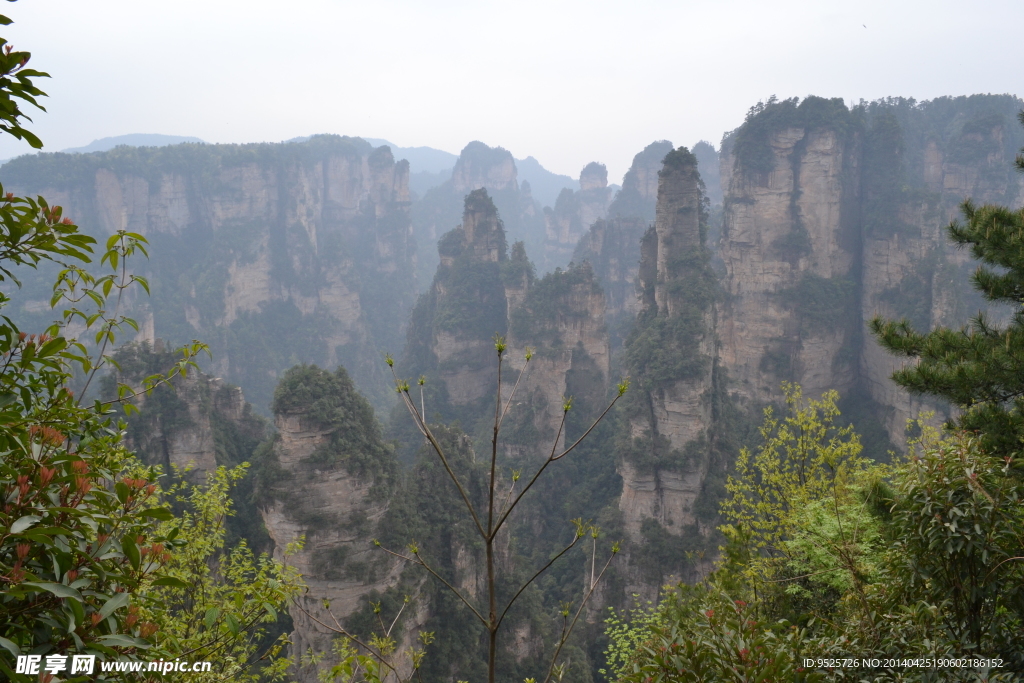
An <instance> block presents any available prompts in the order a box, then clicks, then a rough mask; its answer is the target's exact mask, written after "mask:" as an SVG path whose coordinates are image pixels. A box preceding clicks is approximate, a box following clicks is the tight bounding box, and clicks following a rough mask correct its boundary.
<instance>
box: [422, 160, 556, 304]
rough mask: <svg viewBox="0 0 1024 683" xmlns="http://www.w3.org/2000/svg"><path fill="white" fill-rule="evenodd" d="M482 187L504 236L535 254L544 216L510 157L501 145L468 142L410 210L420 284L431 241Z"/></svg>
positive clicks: (428, 267)
mask: <svg viewBox="0 0 1024 683" xmlns="http://www.w3.org/2000/svg"><path fill="white" fill-rule="evenodd" d="M475 190H486V191H487V194H488V196H489V197H490V198H491V200H492V201H493V202H494V204H495V206H496V207H497V210H498V211H499V212H500V214H501V217H502V219H503V225H504V227H505V230H506V232H507V233H508V236H509V237H510V238H511V239H512V240H514V241H515V240H522V241H524V242H525V243H526V244H527V245H528V246H530V247H531V251H534V253H539V248H540V246H541V245H543V242H544V218H543V213H542V211H541V208H540V206H539V205H538V204H537V203H536V202H535V201H534V199H533V197H532V194H531V193H530V189H529V186H528V185H527V184H526V183H524V184H523V186H520V184H519V180H518V172H517V169H516V164H515V160H514V159H513V158H512V154H511V153H510V152H509V151H508V150H506V149H503V148H501V147H488V146H487V145H485V144H484V143H482V142H476V141H474V142H471V143H469V144H468V145H466V147H465V148H464V149H463V150H462V152H461V153H460V154H459V160H458V161H457V162H456V164H455V168H454V169H453V170H452V177H451V179H450V180H448V181H446V182H444V183H443V184H442V185H440V186H438V187H435V188H432V189H431V190H428V191H427V193H426V194H425V195H424V196H423V199H422V200H420V201H419V202H417V203H416V205H415V207H414V209H413V225H414V231H415V236H416V242H417V244H418V245H419V246H420V253H421V254H422V257H421V259H420V260H421V263H420V267H421V270H420V283H421V286H422V288H423V289H425V288H426V287H427V286H428V285H429V282H430V280H429V278H430V274H431V273H433V272H434V269H435V268H436V266H437V261H436V260H435V258H434V256H433V249H432V246H433V245H434V244H437V241H438V240H439V239H440V238H441V236H442V235H443V234H444V233H446V232H447V231H448V230H450V229H451V226H453V225H456V224H457V223H458V222H459V219H460V217H461V216H462V212H463V202H464V200H465V198H466V196H467V195H468V194H469V193H471V192H473V191H475Z"/></svg>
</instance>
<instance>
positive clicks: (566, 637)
mask: <svg viewBox="0 0 1024 683" xmlns="http://www.w3.org/2000/svg"><path fill="white" fill-rule="evenodd" d="M614 558H615V553H614V552H613V553H612V554H611V556H609V557H608V561H607V562H605V563H604V567H603V568H602V569H601V573H600V574H599V575H598V577H597V581H595V582H594V583H593V585H591V586H590V590H589V591H587V594H586V595H585V596H583V602H581V603H580V608H579V609H578V610H576V614H575V616H573V618H572V623H570V624H569V629H568V630H567V631H565V635H563V636H562V638H561V639H560V640H559V642H558V647H557V648H556V649H555V656H554V657H552V658H551V666H550V667H549V668H548V675H547V676H546V677H545V678H544V683H548V681H550V680H551V674H552V673H554V671H555V663H556V662H558V655H560V654H561V653H562V648H563V647H565V643H566V641H568V640H569V636H570V635H572V630H573V628H575V627H576V621H577V620H578V619H579V618H580V614H582V613H583V608H584V607H586V606H587V602H588V601H589V600H590V596H592V595H593V594H594V589H595V588H597V585H598V584H599V583H601V579H602V578H603V577H604V573H605V572H606V571H608V566H609V565H611V563H612V560H613V559H614ZM563 628H564V627H563Z"/></svg>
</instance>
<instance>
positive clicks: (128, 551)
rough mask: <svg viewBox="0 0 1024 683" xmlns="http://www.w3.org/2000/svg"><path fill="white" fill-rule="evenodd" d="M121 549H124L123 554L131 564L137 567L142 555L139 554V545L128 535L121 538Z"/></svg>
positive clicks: (140, 562)
mask: <svg viewBox="0 0 1024 683" xmlns="http://www.w3.org/2000/svg"><path fill="white" fill-rule="evenodd" d="M121 550H122V551H124V556H125V557H127V558H128V561H129V562H131V563H132V566H133V567H135V568H136V569H138V568H139V565H140V564H142V555H141V554H139V547H138V546H137V545H135V540H134V539H132V538H131V537H130V536H125V537H124V538H122V539H121Z"/></svg>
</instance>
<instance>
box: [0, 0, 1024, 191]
mask: <svg viewBox="0 0 1024 683" xmlns="http://www.w3.org/2000/svg"><path fill="white" fill-rule="evenodd" d="M0 11H3V12H4V13H5V14H6V15H7V16H9V17H10V18H11V19H13V20H14V22H15V23H14V24H13V25H11V26H7V27H3V33H2V34H0V35H3V36H6V37H7V39H8V41H9V42H10V43H11V44H13V45H14V47H15V48H16V49H19V50H29V51H30V52H32V55H33V56H32V65H33V66H34V67H35V68H37V69H40V70H43V71H47V72H49V74H50V75H51V77H52V78H50V79H46V80H45V81H44V82H43V89H44V90H46V91H47V92H48V94H49V98H47V100H46V102H45V106H46V108H47V110H48V111H47V112H46V113H42V112H37V113H36V114H33V115H32V117H33V119H34V120H35V124H34V126H33V127H32V130H34V131H35V132H36V133H37V134H38V135H39V136H40V137H41V138H42V139H43V142H44V143H45V145H46V146H45V148H44V151H57V150H61V149H64V148H67V147H78V146H82V145H85V144H88V143H89V142H90V141H92V140H94V139H97V138H103V137H109V136H115V135H123V134H128V133H163V134H167V135H190V136H196V137H199V138H202V139H203V140H206V141H207V142H224V143H237V142H261V141H274V142H276V141H281V140H286V139H289V138H292V137H297V136H302V135H310V134H314V133H337V134H341V135H353V136H355V135H361V136H365V137H374V138H386V139H388V140H390V141H392V142H394V143H395V144H396V145H400V146H407V147H411V146H430V147H435V148H438V149H443V150H447V151H450V152H453V153H458V152H459V150H461V149H462V147H464V146H465V145H466V143H468V142H470V141H471V140H481V141H483V142H485V143H487V144H489V145H491V146H502V147H505V148H506V149H508V150H510V151H511V152H512V153H513V155H514V156H516V157H517V158H524V157H526V156H533V157H535V158H537V159H538V160H539V161H540V162H541V164H543V165H544V166H545V167H546V168H548V169H549V170H552V171H555V172H558V173H564V174H567V175H570V176H573V177H576V176H578V175H579V171H580V169H581V168H582V167H583V166H584V165H586V164H587V163H588V162H590V161H599V162H602V163H604V164H606V165H607V166H608V171H609V180H610V181H612V182H620V179H621V177H622V174H623V173H624V172H625V171H626V169H627V168H628V166H629V164H630V162H631V160H632V157H633V155H634V154H636V153H637V152H638V151H640V150H641V149H642V148H643V147H644V146H646V145H647V144H648V143H650V142H652V141H654V140H661V139H668V140H671V141H672V142H674V143H675V144H676V145H692V144H693V143H694V142H696V141H698V140H701V139H704V140H709V141H711V142H713V143H714V144H715V145H716V146H717V145H718V142H719V141H720V140H721V137H722V135H723V133H725V132H726V131H729V130H732V129H734V128H736V127H737V126H739V125H740V124H741V123H742V122H743V117H744V115H745V113H746V111H747V109H748V108H749V107H750V106H751V105H753V104H755V103H756V102H757V101H759V100H762V99H766V98H767V97H769V96H771V95H773V94H774V95H777V96H778V97H780V98H785V97H793V96H798V97H805V96H807V95H811V94H813V95H819V96H824V97H842V98H844V99H845V100H846V101H847V103H848V104H853V103H856V102H858V101H859V100H861V99H866V100H871V99H877V98H879V97H886V96H897V95H899V96H905V97H914V98H917V99H918V100H922V99H931V98H934V97H938V96H942V95H966V94H972V93H1012V94H1016V95H1019V96H1020V95H1024V71H1022V70H1021V64H1022V61H1024V58H1022V53H1021V50H1020V37H1019V32H1020V29H1021V27H1022V26H1024V2H1021V0H975V1H974V2H970V3H968V2H964V1H963V0H956V1H947V0H884V1H883V0H854V1H851V0H846V1H843V2H832V1H826V0H819V1H817V2H811V1H807V0H756V1H748V0H699V1H689V0H676V1H674V2H670V1H647V2H645V1H643V0H629V1H628V2H627V1H617V2H608V1H604V0H589V1H586V2H583V1H579V0H545V1H543V2H533V1H532V0H517V1H516V2H511V1H509V0H506V1H504V2H488V1H486V0H467V1H462V0H421V1H419V2H413V1H411V0H362V1H361V2H349V1H343V0H290V1H289V2H264V1H263V0H202V1H195V0H175V1H174V2H155V1H153V0H89V1H88V2H86V1H83V0H20V1H19V2H16V3H14V4H5V6H4V7H3V8H2V10H0ZM7 137H8V136H3V138H4V139H0V159H3V158H9V157H12V156H16V155H18V154H21V153H24V152H27V151H30V150H29V149H28V147H27V145H23V144H22V143H18V142H17V141H13V140H7V139H6V138H7Z"/></svg>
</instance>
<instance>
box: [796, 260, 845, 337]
mask: <svg viewBox="0 0 1024 683" xmlns="http://www.w3.org/2000/svg"><path fill="white" fill-rule="evenodd" d="M856 290H857V285H856V283H855V282H853V281H852V280H849V279H847V278H842V277H836V278H824V277H821V276H818V275H814V274H813V273H804V274H803V276H801V278H800V280H798V281H797V283H796V285H794V286H793V287H792V288H789V289H785V290H782V291H780V292H779V295H780V296H781V297H782V299H783V301H785V302H786V303H787V304H788V305H789V306H790V307H792V309H793V310H794V311H795V312H796V313H797V315H798V316H799V317H800V325H801V329H802V331H803V332H804V333H805V334H813V333H821V331H822V330H832V329H835V328H836V327H838V326H841V325H842V323H843V321H844V320H845V319H847V318H848V316H849V313H850V310H851V308H852V305H853V304H854V303H855V296H856Z"/></svg>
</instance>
